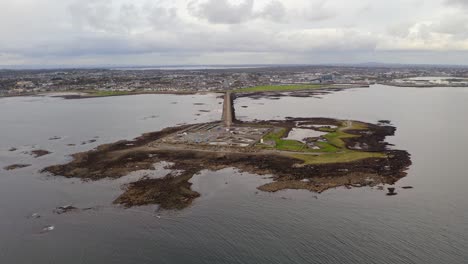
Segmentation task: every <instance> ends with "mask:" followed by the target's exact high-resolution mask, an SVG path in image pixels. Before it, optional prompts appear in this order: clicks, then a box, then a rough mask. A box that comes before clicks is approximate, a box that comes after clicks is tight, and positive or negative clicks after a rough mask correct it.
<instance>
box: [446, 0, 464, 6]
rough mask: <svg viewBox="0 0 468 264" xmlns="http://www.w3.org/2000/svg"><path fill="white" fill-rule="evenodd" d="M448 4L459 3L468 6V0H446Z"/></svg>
mask: <svg viewBox="0 0 468 264" xmlns="http://www.w3.org/2000/svg"><path fill="white" fill-rule="evenodd" d="M445 3H446V4H448V5H458V6H464V7H468V0H445Z"/></svg>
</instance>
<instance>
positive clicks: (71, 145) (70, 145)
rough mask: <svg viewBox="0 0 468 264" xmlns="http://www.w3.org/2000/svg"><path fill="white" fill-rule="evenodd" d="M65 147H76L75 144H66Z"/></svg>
mask: <svg viewBox="0 0 468 264" xmlns="http://www.w3.org/2000/svg"><path fill="white" fill-rule="evenodd" d="M67 146H69V147H74V146H76V144H67Z"/></svg>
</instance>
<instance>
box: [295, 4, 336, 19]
mask: <svg viewBox="0 0 468 264" xmlns="http://www.w3.org/2000/svg"><path fill="white" fill-rule="evenodd" d="M326 3H327V1H325V0H320V1H318V2H312V3H311V4H310V5H309V7H308V8H306V9H305V10H303V11H302V12H303V15H304V17H305V18H306V19H307V20H310V21H317V20H325V19H329V18H332V17H334V16H335V15H336V13H335V12H334V11H332V10H331V9H328V8H326V7H325V5H326Z"/></svg>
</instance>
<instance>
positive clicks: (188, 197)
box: [43, 91, 411, 209]
mask: <svg viewBox="0 0 468 264" xmlns="http://www.w3.org/2000/svg"><path fill="white" fill-rule="evenodd" d="M252 92H255V93H257V91H252ZM264 92H267V91H264ZM236 96H237V93H231V92H226V93H225V95H224V105H223V115H222V120H221V122H210V123H202V124H193V125H182V126H177V127H170V128H165V129H163V130H161V131H157V132H152V133H147V134H144V135H142V136H140V137H138V138H136V139H134V140H124V141H118V142H115V143H112V144H106V145H102V146H99V147H98V148H96V149H94V150H90V151H87V152H82V153H77V154H74V155H73V160H72V161H71V162H69V163H67V164H61V165H54V166H50V167H47V168H45V169H43V172H47V173H51V174H53V175H59V176H64V177H69V178H81V179H84V180H100V179H103V178H113V179H116V178H120V177H123V176H126V175H128V174H129V173H131V172H133V171H140V170H151V169H154V164H156V163H159V162H167V164H169V165H167V167H166V168H167V169H171V170H172V172H170V173H169V174H167V175H166V176H164V177H162V178H156V179H155V178H148V177H143V178H142V179H140V180H139V181H136V182H133V183H131V184H129V185H128V187H127V189H126V191H125V192H124V193H123V194H122V195H120V196H119V197H118V198H117V199H116V200H115V203H116V204H122V205H124V206H126V207H132V206H141V205H148V204H159V205H160V206H161V208H163V209H183V208H186V207H187V206H189V205H190V204H191V203H192V202H193V201H194V200H195V199H196V198H197V197H199V196H200V194H199V193H197V192H196V191H193V190H192V189H191V183H190V179H191V178H192V177H193V176H194V175H196V174H198V173H200V172H201V171H203V170H212V171H217V170H221V169H223V168H231V167H234V168H238V169H239V170H241V171H245V172H249V173H252V174H257V175H271V182H269V183H267V184H265V185H262V186H258V189H259V190H260V191H265V192H277V191H279V190H284V189H304V190H309V191H313V192H317V193H321V192H324V191H326V190H328V189H331V188H337V187H341V186H344V187H348V188H351V187H362V186H378V185H383V184H394V183H395V182H396V181H398V180H399V179H401V178H403V177H405V176H406V170H407V169H408V167H409V166H410V165H411V159H410V155H409V153H408V152H407V151H404V150H396V149H392V148H390V147H389V146H390V144H389V143H387V142H385V139H386V137H387V136H392V135H394V133H395V131H396V128H395V127H393V126H391V125H389V122H388V121H385V120H382V121H380V122H379V123H376V124H371V123H366V122H361V121H357V120H339V119H331V118H292V117H290V118H286V119H285V120H261V121H252V122H243V121H239V120H236V118H235V109H234V103H233V102H234V100H235V97H236ZM239 96H245V95H242V94H239Z"/></svg>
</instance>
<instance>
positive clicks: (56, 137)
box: [49, 136, 62, 140]
mask: <svg viewBox="0 0 468 264" xmlns="http://www.w3.org/2000/svg"><path fill="white" fill-rule="evenodd" d="M59 139H62V138H61V137H58V136H54V137H51V138H49V140H59Z"/></svg>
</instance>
